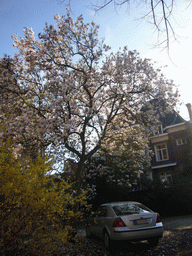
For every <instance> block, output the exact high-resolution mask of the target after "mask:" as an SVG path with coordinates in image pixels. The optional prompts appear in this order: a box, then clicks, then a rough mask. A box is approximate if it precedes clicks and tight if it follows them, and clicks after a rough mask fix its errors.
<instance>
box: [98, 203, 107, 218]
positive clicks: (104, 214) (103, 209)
mask: <svg viewBox="0 0 192 256" xmlns="http://www.w3.org/2000/svg"><path fill="white" fill-rule="evenodd" d="M97 217H107V207H106V206H100V207H99V208H98V210H97Z"/></svg>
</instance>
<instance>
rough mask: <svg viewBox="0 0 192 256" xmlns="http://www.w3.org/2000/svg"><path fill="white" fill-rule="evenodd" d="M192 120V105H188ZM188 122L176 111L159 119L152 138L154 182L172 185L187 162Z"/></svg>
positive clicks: (152, 174) (152, 176)
mask: <svg viewBox="0 0 192 256" xmlns="http://www.w3.org/2000/svg"><path fill="white" fill-rule="evenodd" d="M187 107H188V110H189V115H190V120H192V118H191V117H192V115H191V113H192V111H191V104H187ZM186 126H187V122H186V121H185V120H184V119H183V118H182V117H181V116H180V115H179V114H178V113H177V112H175V111H172V112H171V113H168V114H165V116H164V117H161V118H160V119H159V124H158V125H157V127H156V131H155V133H154V134H153V136H151V138H150V142H151V148H152V150H153V152H154V155H153V157H152V161H151V170H150V175H151V178H152V179H153V181H154V182H158V181H159V180H160V181H161V182H163V183H169V184H171V183H172V182H173V180H174V177H176V176H178V175H179V174H180V173H181V172H182V170H183V168H184V164H185V162H186V160H187V130H186V128H187V127H186Z"/></svg>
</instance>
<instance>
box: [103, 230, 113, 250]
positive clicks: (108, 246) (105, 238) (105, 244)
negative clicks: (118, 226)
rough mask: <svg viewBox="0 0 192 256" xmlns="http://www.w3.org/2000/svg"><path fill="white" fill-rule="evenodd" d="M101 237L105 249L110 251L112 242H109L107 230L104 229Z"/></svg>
mask: <svg viewBox="0 0 192 256" xmlns="http://www.w3.org/2000/svg"><path fill="white" fill-rule="evenodd" d="M103 238H104V246H105V249H107V250H109V251H110V250H111V249H112V243H111V239H110V237H109V234H108V233H107V231H104V236H103Z"/></svg>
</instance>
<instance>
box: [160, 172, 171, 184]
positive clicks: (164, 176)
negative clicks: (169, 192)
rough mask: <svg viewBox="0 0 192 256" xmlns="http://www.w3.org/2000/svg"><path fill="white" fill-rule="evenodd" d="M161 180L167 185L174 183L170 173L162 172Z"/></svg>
mask: <svg viewBox="0 0 192 256" xmlns="http://www.w3.org/2000/svg"><path fill="white" fill-rule="evenodd" d="M160 179H161V181H162V183H164V184H165V183H167V184H170V183H172V176H171V174H170V172H169V171H168V172H161V173H160Z"/></svg>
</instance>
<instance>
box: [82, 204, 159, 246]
mask: <svg viewBox="0 0 192 256" xmlns="http://www.w3.org/2000/svg"><path fill="white" fill-rule="evenodd" d="M86 234H87V237H91V236H92V235H95V236H98V237H100V238H103V239H104V245H105V247H106V248H107V249H110V248H111V247H112V244H113V241H122V240H130V241H135V240H148V242H149V243H150V245H151V246H156V245H157V244H158V241H159V238H161V237H162V236H163V223H162V221H161V217H160V215H159V214H158V213H155V212H153V211H152V210H150V209H149V208H147V207H146V206H144V205H143V204H141V203H138V202H114V203H106V204H102V205H100V207H99V208H98V210H97V211H96V212H95V213H94V214H93V215H91V216H90V217H89V218H88V219H87V226H86Z"/></svg>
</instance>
